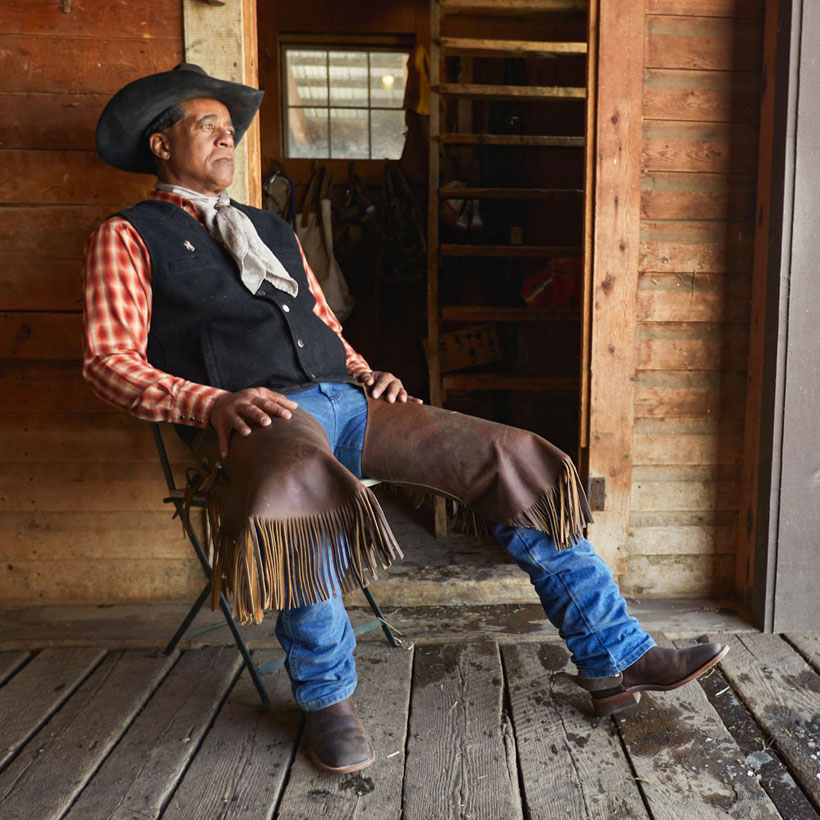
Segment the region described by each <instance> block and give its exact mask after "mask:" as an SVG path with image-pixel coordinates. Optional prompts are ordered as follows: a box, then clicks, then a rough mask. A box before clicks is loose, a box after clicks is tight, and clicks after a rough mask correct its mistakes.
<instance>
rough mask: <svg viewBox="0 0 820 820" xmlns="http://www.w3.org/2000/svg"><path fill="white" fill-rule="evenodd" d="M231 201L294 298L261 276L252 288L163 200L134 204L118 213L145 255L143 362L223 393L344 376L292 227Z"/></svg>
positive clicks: (199, 228)
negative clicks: (285, 276) (291, 286)
mask: <svg viewBox="0 0 820 820" xmlns="http://www.w3.org/2000/svg"><path fill="white" fill-rule="evenodd" d="M233 204H234V205H235V207H237V208H239V209H240V210H242V211H243V212H244V213H245V214H247V216H248V217H249V218H250V220H251V222H253V224H254V227H255V228H256V230H257V232H258V233H259V236H260V237H261V239H262V241H263V242H264V243H265V244H266V245H267V246H268V247H269V248H270V249H271V250H272V251H273V252H274V253H275V254H276V256H277V258H278V259H279V261H280V262H281V263H282V264H283V265H284V267H285V269H286V270H287V272H288V273H289V274H290V275H291V276H292V277H293V278H294V279H295V280H296V282H297V283H298V284H299V293H298V295H297V296H296V298H293V297H291V296H290V295H289V294H287V293H284V292H282V291H280V290H278V289H277V288H275V287H273V285H271V284H270V282H267V281H265V282H263V283H262V286H261V287H260V288H259V290H258V291H257V292H256V295H252V294H251V292H250V291H249V290H248V289H247V288H246V287H245V286H244V285H243V284H242V280H241V279H240V277H239V268H238V266H237V265H236V263H235V262H234V260H233V258H232V257H231V256H230V254H229V253H228V252H227V251H225V250H224V249H223V248H222V247H221V246H220V245H219V243H218V242H217V241H216V240H215V239H214V238H213V237H212V236H211V235H210V233H208V230H207V229H206V228H205V227H204V226H203V225H202V224H201V223H200V222H199V221H198V220H196V219H195V218H194V217H192V216H191V215H190V214H189V213H187V212H186V211H184V210H183V209H182V208H180V207H178V206H176V205H173V204H171V203H168V202H162V201H160V200H145V201H143V202H139V203H138V204H137V205H135V206H134V207H133V208H129V209H128V210H126V211H122V212H121V213H120V214H119V216H122V217H124V218H125V219H127V220H128V221H129V222H130V223H131V224H132V225H133V226H134V227H135V228H136V230H137V231H138V233H139V234H140V236H141V237H142V239H143V241H144V242H145V245H146V247H147V248H148V253H149V254H150V257H151V272H152V277H151V278H152V286H151V289H152V309H151V328H150V332H149V334H148V349H147V356H148V361H149V362H150V363H151V364H152V365H154V367H157V368H159V369H160V370H164V371H165V372H166V373H171V374H172V375H174V376H180V377H181V378H184V379H188V380H189V381H192V382H198V383H199V384H209V385H213V386H214V387H221V388H223V389H224V390H229V391H232V392H233V391H236V390H242V389H244V388H246V387H268V388H270V389H271V390H277V391H279V392H282V393H288V392H294V391H296V390H300V389H303V388H305V387H309V386H310V385H312V384H315V383H317V382H320V381H335V382H340V381H352V379H350V377H349V376H348V373H347V367H346V364H345V360H346V356H345V350H344V346H343V345H342V342H341V340H340V339H339V337H338V336H337V335H336V334H335V333H334V332H333V331H332V330H331V329H330V328H329V327H328V326H327V325H326V324H325V323H324V322H323V321H322V320H321V319H320V318H319V317H318V316H316V315H315V314H314V313H313V307H314V305H315V304H316V300H315V299H314V298H313V295H312V294H311V292H310V289H309V287H308V282H307V276H306V275H305V270H304V267H303V265H302V256H301V253H300V251H299V246H298V244H297V242H296V238H295V236H294V234H293V230H292V229H291V227H290V226H289V225H288V224H287V223H286V222H285V221H284V220H282V219H280V218H279V217H278V216H276V215H275V214H272V213H269V212H267V211H260V210H258V209H256V208H249V207H247V206H245V205H239V204H237V203H233Z"/></svg>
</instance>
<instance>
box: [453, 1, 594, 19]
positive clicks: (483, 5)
mask: <svg viewBox="0 0 820 820" xmlns="http://www.w3.org/2000/svg"><path fill="white" fill-rule="evenodd" d="M587 6H588V3H587V0H442V3H441V12H442V14H492V15H499V16H501V15H504V16H511V15H512V16H523V15H527V16H529V15H533V14H550V13H554V12H585V11H586V10H587Z"/></svg>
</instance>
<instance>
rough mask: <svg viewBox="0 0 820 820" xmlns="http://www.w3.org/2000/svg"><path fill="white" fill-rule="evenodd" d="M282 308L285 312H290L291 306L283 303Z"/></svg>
mask: <svg viewBox="0 0 820 820" xmlns="http://www.w3.org/2000/svg"><path fill="white" fill-rule="evenodd" d="M282 310H284V311H285V313H290V308H289V307H288V306H287V305H282Z"/></svg>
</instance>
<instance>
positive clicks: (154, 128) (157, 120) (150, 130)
mask: <svg viewBox="0 0 820 820" xmlns="http://www.w3.org/2000/svg"><path fill="white" fill-rule="evenodd" d="M187 113H188V112H187V111H186V110H185V109H184V108H183V107H182V104H181V103H174V104H173V105H172V106H171V107H170V108H166V109H165V110H164V111H163V112H162V113H161V114H159V115H158V116H156V117H154V119H153V120H151V122H150V124H149V125H148V127H147V128H146V129H145V131H143V135H144V136H145V141H146V142H148V141H149V140H150V139H151V134H156V133H157V132H158V131H164V130H165V129H166V128H170V127H171V126H172V125H176V124H177V123H178V122H179V121H180V120H184V119H185V117H186V115H187Z"/></svg>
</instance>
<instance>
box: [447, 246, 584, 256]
mask: <svg viewBox="0 0 820 820" xmlns="http://www.w3.org/2000/svg"><path fill="white" fill-rule="evenodd" d="M441 254H442V256H477V257H482V256H483V257H501V258H513V257H526V258H535V259H537V258H539V257H545V258H546V257H552V256H580V255H581V248H580V247H573V246H563V245H442V246H441Z"/></svg>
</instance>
